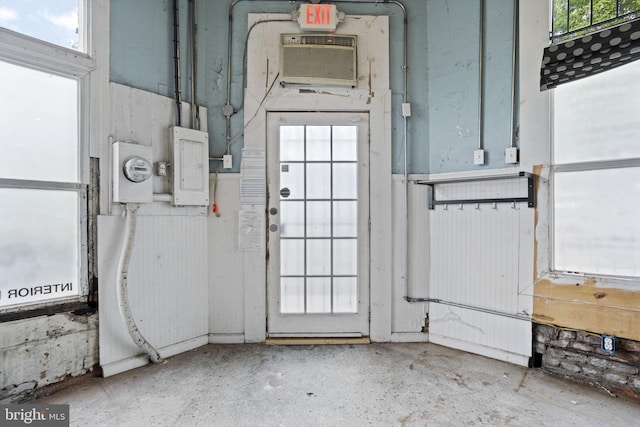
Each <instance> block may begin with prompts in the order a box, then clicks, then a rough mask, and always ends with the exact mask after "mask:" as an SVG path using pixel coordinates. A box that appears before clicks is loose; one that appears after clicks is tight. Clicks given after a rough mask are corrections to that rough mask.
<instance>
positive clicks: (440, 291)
mask: <svg viewBox="0 0 640 427" xmlns="http://www.w3.org/2000/svg"><path fill="white" fill-rule="evenodd" d="M526 184H527V181H526V179H515V180H491V181H479V182H471V183H456V184H442V185H436V186H435V193H436V199H437V200H447V199H475V198H487V197H522V196H526V191H527V185H526ZM529 222H530V223H531V224H529ZM531 230H533V209H531V208H528V207H527V203H525V202H521V203H516V204H515V205H513V204H511V203H508V204H497V205H494V204H482V203H481V204H478V205H476V204H465V205H458V204H450V205H446V206H442V205H438V206H436V208H435V209H434V210H431V211H430V236H431V251H430V252H431V271H430V280H429V286H430V288H429V291H430V295H429V296H430V298H433V299H439V300H442V301H447V302H453V303H455V304H461V305H465V306H471V307H477V308H480V309H484V310H491V311H494V312H498V313H505V314H508V315H522V316H524V317H525V318H526V317H529V316H530V313H531V312H530V311H528V312H526V310H525V309H526V308H527V307H528V304H526V301H524V299H526V298H523V296H522V295H520V292H519V290H520V288H521V284H520V281H522V280H527V279H526V278H527V277H532V272H531V269H530V267H528V264H531V265H532V264H533V256H532V252H533V249H532V248H533V241H532V239H531ZM529 246H530V247H531V248H529ZM523 257H525V258H523ZM526 259H528V260H529V261H530V262H528V263H527V262H524V261H525V260H526ZM523 268H524V269H525V270H526V271H524V272H522V271H521V269H523ZM522 287H524V286H522ZM429 317H430V319H429V336H430V340H431V341H432V342H434V343H442V344H445V345H447V344H448V345H451V346H453V347H456V348H461V349H463V350H467V351H473V352H476V353H480V354H485V355H488V356H491V357H497V358H500V359H504V360H507V359H509V361H512V362H513V363H519V364H523V360H525V359H528V357H529V356H530V355H531V324H530V322H529V321H527V320H521V319H514V318H510V317H505V316H501V315H499V314H490V313H487V312H481V311H476V310H473V309H465V308H459V307H453V306H450V305H444V304H435V303H432V304H431V305H430V313H429ZM501 354H502V356H501ZM505 355H518V356H517V357H516V356H505ZM524 364H526V363H524Z"/></svg>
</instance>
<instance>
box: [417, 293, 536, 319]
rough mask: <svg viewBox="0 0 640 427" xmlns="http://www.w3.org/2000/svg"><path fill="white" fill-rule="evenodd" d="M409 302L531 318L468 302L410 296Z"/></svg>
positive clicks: (518, 317)
mask: <svg viewBox="0 0 640 427" xmlns="http://www.w3.org/2000/svg"><path fill="white" fill-rule="evenodd" d="M409 302H433V303H436V304H442V305H449V306H452V307H458V308H464V309H467V310H473V311H480V312H482V313H487V314H493V315H495V316H501V317H509V318H511V319H518V320H525V321H530V320H531V317H529V316H522V315H519V314H511V313H505V312H504V311H497V310H491V309H490V308H482V307H476V306H474V305H468V304H460V303H457V302H452V301H445V300H441V299H438V298H412V301H409Z"/></svg>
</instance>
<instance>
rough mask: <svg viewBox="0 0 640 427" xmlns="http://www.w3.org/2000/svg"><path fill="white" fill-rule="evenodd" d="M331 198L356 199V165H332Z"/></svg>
mask: <svg viewBox="0 0 640 427" xmlns="http://www.w3.org/2000/svg"><path fill="white" fill-rule="evenodd" d="M333 197H334V198H335V199H356V198H357V197H358V164H357V163H335V164H334V165H333Z"/></svg>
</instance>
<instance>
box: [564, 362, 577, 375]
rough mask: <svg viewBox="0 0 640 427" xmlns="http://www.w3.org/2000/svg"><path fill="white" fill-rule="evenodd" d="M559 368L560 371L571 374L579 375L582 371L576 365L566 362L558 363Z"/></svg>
mask: <svg viewBox="0 0 640 427" xmlns="http://www.w3.org/2000/svg"><path fill="white" fill-rule="evenodd" d="M560 367H561V368H562V369H564V370H565V371H569V372H571V373H573V374H577V373H580V372H581V371H582V369H581V368H580V366H578V365H576V364H575V363H570V362H568V361H562V362H560Z"/></svg>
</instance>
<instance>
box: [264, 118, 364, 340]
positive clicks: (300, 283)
mask: <svg viewBox="0 0 640 427" xmlns="http://www.w3.org/2000/svg"><path fill="white" fill-rule="evenodd" d="M268 127H269V129H268V139H267V169H268V173H267V175H268V214H267V215H268V221H267V227H268V232H267V236H268V254H267V258H268V261H267V295H268V306H269V308H268V322H267V325H268V335H269V336H271V337H277V336H280V337H282V336H368V335H369V146H368V145H369V144H368V139H369V116H368V114H366V113H269V116H268Z"/></svg>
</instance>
